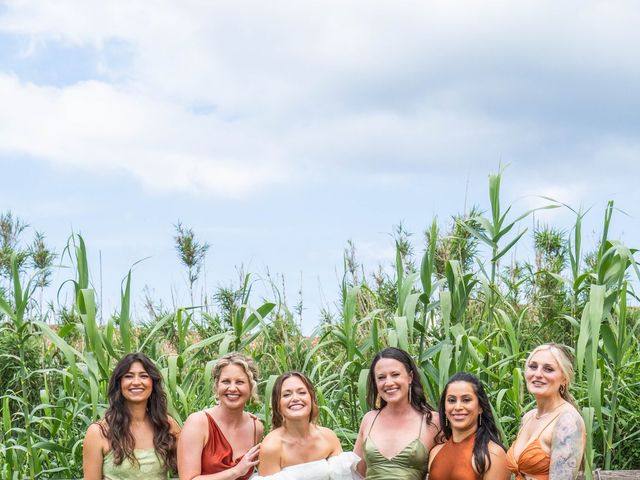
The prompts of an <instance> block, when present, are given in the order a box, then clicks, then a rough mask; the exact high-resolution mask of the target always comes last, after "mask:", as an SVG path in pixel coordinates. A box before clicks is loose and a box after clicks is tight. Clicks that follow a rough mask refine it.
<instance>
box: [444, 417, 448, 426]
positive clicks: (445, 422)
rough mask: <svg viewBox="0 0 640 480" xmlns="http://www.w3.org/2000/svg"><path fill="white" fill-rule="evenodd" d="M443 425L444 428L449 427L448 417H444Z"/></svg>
mask: <svg viewBox="0 0 640 480" xmlns="http://www.w3.org/2000/svg"><path fill="white" fill-rule="evenodd" d="M444 424H445V426H446V427H448V426H449V417H444Z"/></svg>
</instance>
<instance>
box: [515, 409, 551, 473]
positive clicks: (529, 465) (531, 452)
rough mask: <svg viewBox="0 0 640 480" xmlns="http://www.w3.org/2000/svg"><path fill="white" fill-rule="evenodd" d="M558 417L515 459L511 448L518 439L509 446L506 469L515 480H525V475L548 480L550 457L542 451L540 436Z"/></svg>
mask: <svg viewBox="0 0 640 480" xmlns="http://www.w3.org/2000/svg"><path fill="white" fill-rule="evenodd" d="M559 416H560V414H559V413H558V414H557V415H556V416H555V417H553V418H552V419H551V420H550V421H549V422H548V423H547V424H546V425H545V426H544V428H543V429H542V430H540V432H538V435H536V438H534V439H533V441H531V442H530V443H529V444H528V445H527V446H526V447H524V449H523V450H522V452H520V456H519V457H518V458H517V459H516V457H515V455H514V453H513V447H514V446H515V444H516V443H517V441H518V437H516V440H515V441H514V442H513V443H512V444H511V448H509V450H508V451H507V468H508V469H509V470H511V471H512V472H513V473H514V474H515V476H516V479H517V480H525V475H526V476H527V477H530V478H533V479H535V480H549V467H550V466H551V455H550V454H549V453H547V452H545V451H544V450H543V449H542V445H541V444H540V435H542V432H544V431H545V430H546V429H547V427H548V426H549V425H551V424H552V423H553V421H554V420H555V419H556V418H558V417H559ZM518 436H520V432H518Z"/></svg>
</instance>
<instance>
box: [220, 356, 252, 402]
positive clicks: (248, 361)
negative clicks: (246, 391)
mask: <svg viewBox="0 0 640 480" xmlns="http://www.w3.org/2000/svg"><path fill="white" fill-rule="evenodd" d="M229 365H237V366H239V367H241V368H242V369H243V370H244V373H245V374H246V375H247V378H248V379H249V384H250V385H251V396H250V398H249V400H250V401H252V402H257V401H258V367H257V366H256V363H255V362H254V361H253V358H251V357H248V356H246V355H244V354H242V353H240V352H231V353H227V354H226V355H225V356H223V357H221V358H220V360H218V361H217V362H216V365H215V367H213V372H212V374H211V376H212V377H213V391H214V393H217V390H218V381H219V380H220V375H221V374H222V369H223V368H224V367H227V366H229Z"/></svg>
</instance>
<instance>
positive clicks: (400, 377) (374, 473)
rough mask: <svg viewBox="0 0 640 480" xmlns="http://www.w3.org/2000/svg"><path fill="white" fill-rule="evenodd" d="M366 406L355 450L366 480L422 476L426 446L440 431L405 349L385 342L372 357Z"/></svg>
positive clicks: (419, 479) (408, 479)
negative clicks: (392, 346)
mask: <svg viewBox="0 0 640 480" xmlns="http://www.w3.org/2000/svg"><path fill="white" fill-rule="evenodd" d="M367 403H368V404H369V408H371V409H372V410H371V411H369V412H368V413H367V414H366V415H365V416H364V418H363V419H362V423H361V424H360V431H359V432H358V438H357V440H356V445H355V448H354V453H355V454H356V455H358V456H359V457H361V458H362V459H363V460H362V461H361V462H360V464H359V465H358V471H359V473H360V474H362V475H363V476H364V477H365V478H366V479H367V480H389V479H393V480H422V479H424V478H425V476H426V473H427V465H428V462H429V450H431V448H432V447H433V446H434V445H435V438H436V436H437V435H438V432H439V431H440V427H439V425H440V422H439V420H438V414H437V412H436V411H435V409H434V408H433V407H431V406H430V405H429V404H428V403H427V400H426V398H425V395H424V390H423V388H422V383H421V382H420V376H419V373H418V369H417V367H416V364H415V362H414V361H413V359H412V358H411V356H410V355H409V354H408V353H407V352H405V351H404V350H400V349H398V348H386V349H384V350H382V351H381V352H378V354H377V355H376V356H375V357H374V358H373V361H372V362H371V367H370V368H369V381H368V382H367Z"/></svg>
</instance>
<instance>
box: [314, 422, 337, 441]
mask: <svg viewBox="0 0 640 480" xmlns="http://www.w3.org/2000/svg"><path fill="white" fill-rule="evenodd" d="M318 431H319V432H320V435H322V438H324V439H326V440H331V441H333V440H338V436H337V435H336V432H334V431H333V430H331V429H330V428H327V427H322V426H320V425H318Z"/></svg>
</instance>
